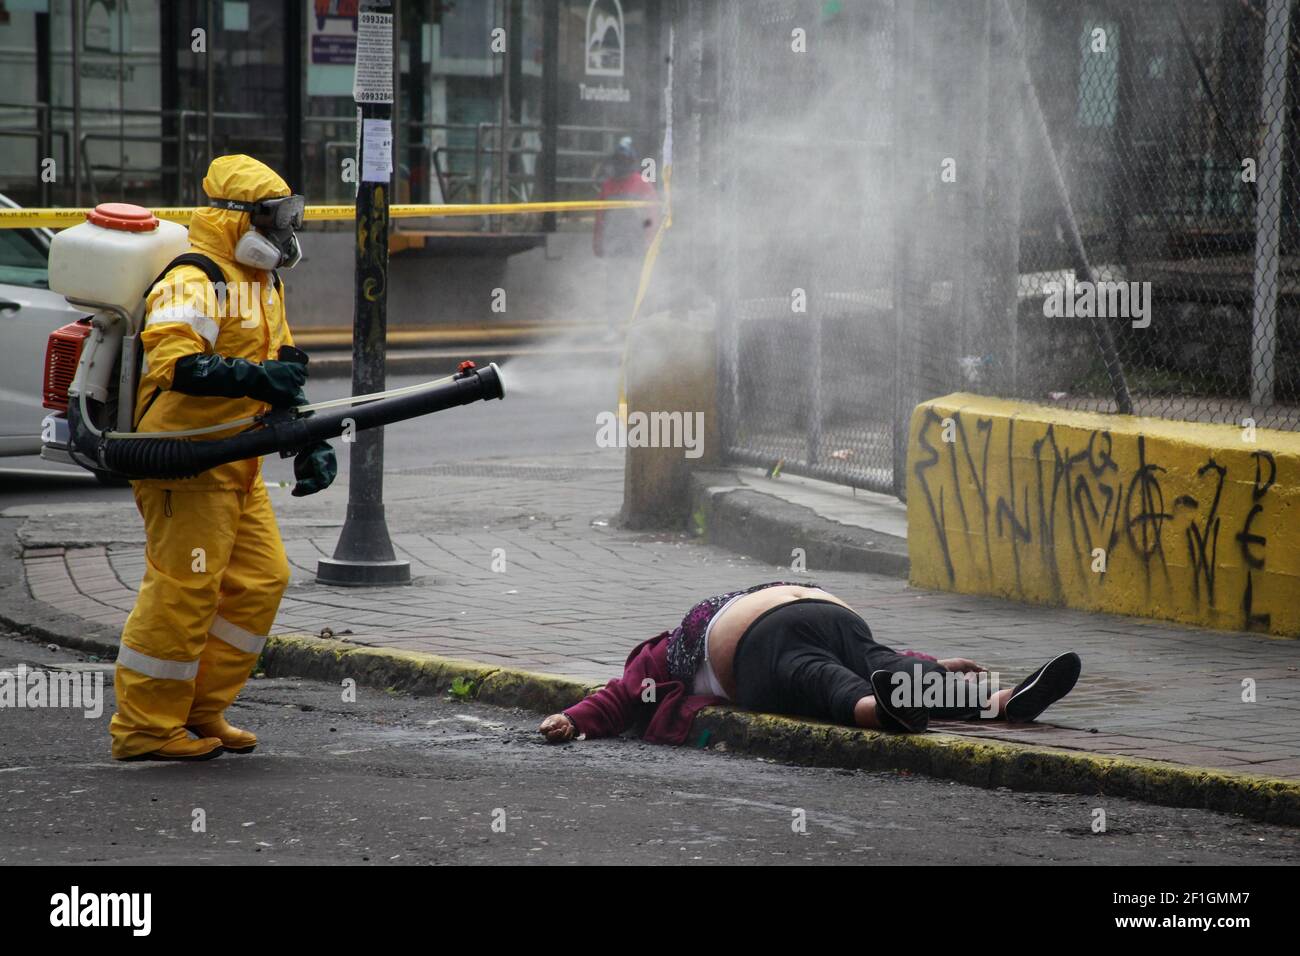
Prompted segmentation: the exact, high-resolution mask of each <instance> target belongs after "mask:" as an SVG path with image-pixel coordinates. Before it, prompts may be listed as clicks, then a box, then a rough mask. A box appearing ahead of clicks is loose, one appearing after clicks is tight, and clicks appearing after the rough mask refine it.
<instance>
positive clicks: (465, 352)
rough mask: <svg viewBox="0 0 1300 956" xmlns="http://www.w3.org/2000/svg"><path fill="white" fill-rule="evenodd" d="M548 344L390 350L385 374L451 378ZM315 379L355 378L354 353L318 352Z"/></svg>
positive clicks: (612, 351) (612, 352)
mask: <svg viewBox="0 0 1300 956" xmlns="http://www.w3.org/2000/svg"><path fill="white" fill-rule="evenodd" d="M545 345H546V343H545V342H533V343H521V344H516V345H465V346H460V347H450V346H449V347H447V348H443V349H436V350H422V349H408V348H396V349H389V351H388V353H387V360H386V361H385V363H384V370H385V372H386V373H387V374H389V375H430V374H434V373H438V374H447V373H448V372H450V371H451V370H452V369H454V368H455V366H456V364H457V363H458V362H461V361H464V360H465V359H469V360H471V361H474V362H477V363H479V364H484V363H487V362H497V363H502V362H505V361H506V360H507V359H512V358H515V357H517V356H520V355H533V354H537V353H538V352H540V351H543V347H544V346H545ZM546 354H551V355H555V356H556V357H560V356H562V355H563V354H564V353H563V352H560V351H548V352H547V353H546ZM582 354H585V355H600V356H602V357H604V358H607V359H609V360H610V361H617V360H618V358H619V356H620V355H621V354H622V352H621V350H620V349H618V348H615V347H612V346H611V347H608V348H587V349H584V350H583V353H582ZM311 376H312V378H313V379H315V380H318V381H319V380H321V379H326V378H350V377H351V376H352V353H351V352H344V351H336V352H318V353H316V354H314V355H313V356H312V360H311Z"/></svg>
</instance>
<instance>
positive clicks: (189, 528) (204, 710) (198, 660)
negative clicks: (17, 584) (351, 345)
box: [110, 156, 293, 759]
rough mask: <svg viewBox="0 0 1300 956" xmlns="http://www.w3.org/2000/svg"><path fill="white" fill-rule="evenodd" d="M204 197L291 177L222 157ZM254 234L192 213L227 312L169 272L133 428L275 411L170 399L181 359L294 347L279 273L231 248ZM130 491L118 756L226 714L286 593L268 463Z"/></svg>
mask: <svg viewBox="0 0 1300 956" xmlns="http://www.w3.org/2000/svg"><path fill="white" fill-rule="evenodd" d="M203 190H204V192H205V193H206V194H207V195H208V196H209V197H211V198H214V199H216V198H223V199H235V200H244V201H253V200H258V199H265V198H268V197H272V196H287V195H289V194H290V189H289V186H288V184H286V183H285V181H284V180H283V179H281V178H280V177H279V176H278V175H276V174H275V172H274V171H272V170H271V169H270V168H269V167H267V166H265V165H263V164H262V163H260V162H258V161H257V160H255V159H252V158H250V157H248V156H222V157H219V158H217V159H215V160H213V162H212V165H211V166H210V167H209V169H208V174H207V176H206V177H205V178H204V180H203ZM249 228H250V225H249V216H248V213H246V212H234V211H229V210H224V209H214V208H207V207H205V208H201V209H198V210H196V211H195V213H194V218H193V219H192V220H191V222H190V228H189V238H190V251H192V252H200V253H202V254H204V255H206V256H208V257H209V258H211V259H213V260H214V261H215V262H216V263H217V265H219V266H220V267H221V270H222V272H223V273H225V277H226V282H227V292H226V297H225V301H224V303H222V302H221V301H220V300H219V299H217V297H216V295H215V294H214V292H213V289H212V286H211V283H209V282H208V279H207V277H206V276H205V275H204V274H203V272H202V271H201V270H200V269H198V268H196V267H194V266H181V267H179V268H177V269H174V270H172V272H170V273H169V274H168V275H167V277H166V280H165V281H164V282H160V283H159V284H158V285H157V286H156V287H155V288H154V290H153V291H152V292H151V293H150V296H149V299H148V305H147V312H146V319H145V324H144V328H143V331H142V333H141V340H142V347H143V352H144V368H143V371H142V374H141V378H140V386H139V392H138V395H137V404H136V414H137V416H138V417H137V421H136V430H137V431H146V432H148V431H170V430H175V429H187V428H196V427H200V426H204V425H215V424H219V423H221V422H227V421H232V420H235V419H240V418H245V417H248V416H250V415H257V414H261V413H262V412H265V411H266V410H267V409H268V408H269V406H268V405H266V404H265V403H263V402H260V401H257V400H256V399H252V398H218V397H199V396H192V395H186V394H182V393H180V392H175V391H171V390H170V388H171V384H172V373H173V370H174V368H175V365H176V362H177V361H178V360H179V359H181V358H183V357H184V356H186V355H191V354H194V353H217V354H220V355H223V356H226V357H231V358H243V359H247V360H249V361H253V362H263V361H266V360H267V359H268V358H274V357H275V356H276V355H277V354H278V352H279V349H280V346H282V345H292V344H293V339H292V337H291V335H290V333H289V326H288V325H287V324H286V322H285V318H284V299H283V295H282V293H281V292H280V291H277V290H276V288H275V285H274V282H273V280H272V277H271V275H270V273H267V272H262V271H260V270H257V269H253V268H250V267H248V266H245V265H241V264H240V263H238V262H236V261H235V258H234V254H235V244H236V243H237V242H238V241H239V238H240V236H241V235H243V234H244V233H245V232H246V231H247V230H248V229H249ZM237 432H238V429H232V430H231V431H229V432H218V433H216V434H211V435H205V436H203V437H204V438H224V437H226V436H227V435H231V434H236V433H237ZM132 486H133V488H134V491H135V502H136V507H137V508H138V509H139V511H140V514H141V516H142V517H143V518H144V525H145V534H146V538H147V546H146V552H145V554H146V565H145V573H144V580H143V582H142V583H141V585H140V595H139V597H138V599H137V600H136V603H135V608H134V609H133V610H132V611H131V615H130V617H129V618H128V619H127V622H126V627H125V629H124V630H123V632H122V643H121V649H120V651H119V654H118V660H117V669H116V677H115V687H116V691H117V713H115V714H114V715H113V720H112V724H111V727H110V733H111V734H112V738H113V756H114V757H116V758H119V759H123V758H129V757H138V756H140V755H143V754H148V753H150V752H152V751H155V750H158V749H159V748H160V747H163V746H165V745H167V744H169V743H175V742H177V741H184V740H187V739H188V735H187V734H186V729H185V728H186V727H190V726H196V725H202V724H209V723H211V722H212V721H214V720H216V719H218V718H220V717H221V715H222V713H223V712H224V711H225V709H226V708H227V707H229V706H230V704H231V703H232V702H233V701H234V699H235V697H236V695H238V693H239V690H240V688H241V687H243V685H244V682H245V681H246V680H247V679H248V676H249V674H250V673H251V672H252V668H253V665H254V664H255V663H256V662H257V658H258V655H259V654H260V653H261V651H262V646H263V645H264V644H265V643H266V635H267V633H268V631H269V630H270V628H271V624H272V623H273V622H274V620H275V614H276V611H277V609H278V608H279V606H280V598H281V596H282V595H283V593H284V589H285V587H286V586H287V584H288V582H289V564H288V561H287V560H286V559H285V554H284V546H283V544H282V543H281V541H280V532H279V529H278V528H277V527H276V522H275V515H274V513H273V512H272V509H271V502H270V499H269V497H268V496H267V493H266V486H265V484H264V483H263V481H262V477H261V459H257V458H254V459H249V460H246V461H238V462H232V463H230V464H225V465H220V466H218V467H216V468H213V469H212V470H210V471H206V472H204V473H203V474H201V475H198V476H197V477H195V478H191V479H187V480H147V481H135V482H132ZM249 736H250V737H251V735H249ZM254 742H255V739H254Z"/></svg>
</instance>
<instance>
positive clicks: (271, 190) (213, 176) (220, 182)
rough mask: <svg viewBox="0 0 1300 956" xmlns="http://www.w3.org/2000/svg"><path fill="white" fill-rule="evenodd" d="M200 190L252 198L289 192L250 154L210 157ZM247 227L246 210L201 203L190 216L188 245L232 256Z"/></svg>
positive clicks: (213, 194)
mask: <svg viewBox="0 0 1300 956" xmlns="http://www.w3.org/2000/svg"><path fill="white" fill-rule="evenodd" d="M203 192H204V193H205V194H206V195H207V196H208V197H209V198H211V199H235V200H239V201H241V202H254V201H256V200H258V199H269V198H271V197H273V196H288V195H289V194H290V193H291V192H292V190H290V189H289V184H288V183H286V182H285V181H284V180H283V179H281V178H280V176H279V174H278V173H276V171H275V170H273V169H272V168H271V167H270V166H267V165H266V164H265V163H263V162H259V161H258V160H256V159H253V157H251V156H244V155H235V156H218V157H217V158H216V159H214V160H213V161H212V165H211V166H209V167H208V174H207V175H206V176H204V177H203ZM205 201H206V200H205ZM248 228H249V226H248V213H246V212H235V211H234V210H232V209H213V208H211V207H210V206H203V207H200V208H199V209H197V210H195V212H194V216H193V218H192V219H190V245H192V246H194V248H196V249H198V250H200V251H202V252H206V253H207V254H208V255H212V256H217V257H219V258H222V259H228V260H233V259H234V258H235V244H236V243H237V242H239V237H240V236H242V235H243V234H244V233H245V232H247V231H248Z"/></svg>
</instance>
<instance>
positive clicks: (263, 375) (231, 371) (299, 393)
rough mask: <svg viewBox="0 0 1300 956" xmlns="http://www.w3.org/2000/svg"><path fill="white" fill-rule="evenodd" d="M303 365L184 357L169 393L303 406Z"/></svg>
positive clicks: (274, 405) (305, 376) (213, 357)
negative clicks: (171, 391)
mask: <svg viewBox="0 0 1300 956" xmlns="http://www.w3.org/2000/svg"><path fill="white" fill-rule="evenodd" d="M306 381H307V366H306V364H305V363H301V362H280V361H276V360H274V359H271V360H268V361H265V362H262V363H261V364H260V365H259V364H258V363H257V362H250V361H248V360H247V359H241V358H226V357H225V356H224V355H187V356H185V357H184V358H182V359H180V360H179V361H177V363H176V370H175V372H174V373H173V375H172V389H173V391H177V392H183V393H184V394H186V395H198V396H211V397H216V398H253V399H256V400H257V401H259V402H266V403H267V404H268V405H270V406H271V407H272V408H277V409H278V408H293V407H295V406H297V405H306V404H307V396H306V394H304V392H303V390H302V386H303V383H304V382H306Z"/></svg>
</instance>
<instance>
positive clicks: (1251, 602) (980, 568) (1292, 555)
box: [907, 392, 1300, 637]
mask: <svg viewBox="0 0 1300 956" xmlns="http://www.w3.org/2000/svg"><path fill="white" fill-rule="evenodd" d="M907 528H908V552H909V556H910V558H911V582H912V584H914V585H916V586H917V587H925V588H935V589H939V590H947V591H959V592H962V593H965V594H986V595H992V596H994V597H1003V598H1010V599H1013V600H1022V601H1030V602H1034V603H1039V604H1051V605H1065V606H1067V607H1075V608H1081V609H1084V610H1090V611H1105V612H1110V613H1115V614H1133V615H1140V616H1144V617H1156V618H1164V619H1166V620H1172V621H1179V622H1182V623H1187V624H1195V625H1199V626H1202V627H1212V628H1219V629H1223V630H1231V631H1258V632H1262V633H1268V634H1273V635H1275V636H1279V637H1300V601H1297V600H1296V593H1297V591H1298V590H1300V434H1297V433H1294V432H1284V431H1276V430H1272V429H1265V428H1257V427H1255V426H1254V425H1253V424H1252V423H1251V422H1250V421H1249V420H1245V421H1243V423H1241V425H1240V426H1237V425H1211V424H1201V423H1196V422H1181V421H1167V420H1164V419H1155V418H1141V417H1133V416H1122V415H1102V414H1097V413H1092V412H1076V411H1069V410H1065V409H1059V408H1054V407H1051V406H1046V405H1036V404H1032V403H1029V402H1017V401H1008V400H1003V399H994V398H986V397H983V396H979V395H970V394H965V393H960V392H959V393H956V394H953V395H948V396H945V397H943V398H937V399H934V400H932V401H928V402H925V403H923V404H921V405H919V406H917V408H916V411H915V412H914V413H913V415H912V422H911V430H910V439H909V442H908V463H907Z"/></svg>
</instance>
